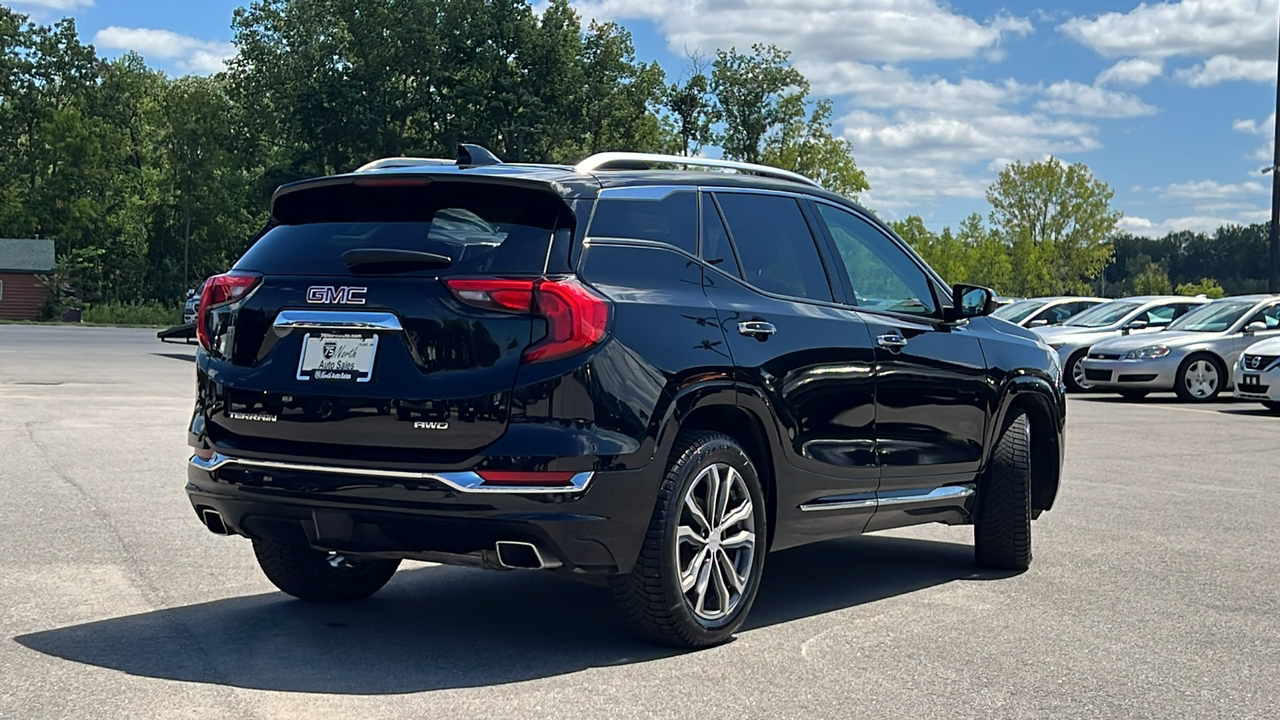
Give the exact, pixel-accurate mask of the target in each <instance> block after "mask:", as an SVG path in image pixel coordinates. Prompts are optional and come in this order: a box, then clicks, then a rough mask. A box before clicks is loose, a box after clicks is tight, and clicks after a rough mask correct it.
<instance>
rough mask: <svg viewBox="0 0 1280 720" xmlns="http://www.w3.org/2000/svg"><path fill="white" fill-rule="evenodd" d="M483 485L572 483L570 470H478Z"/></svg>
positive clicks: (547, 485)
mask: <svg viewBox="0 0 1280 720" xmlns="http://www.w3.org/2000/svg"><path fill="white" fill-rule="evenodd" d="M476 474H477V475H479V476H480V477H481V478H482V479H483V480H484V484H485V485H489V486H498V487H559V486H561V485H564V486H569V485H572V484H573V475H574V473H571V472H512V471H507V470H478V471H476Z"/></svg>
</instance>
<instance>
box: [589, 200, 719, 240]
mask: <svg viewBox="0 0 1280 720" xmlns="http://www.w3.org/2000/svg"><path fill="white" fill-rule="evenodd" d="M647 190H653V192H645V191H647ZM587 234H588V235H590V236H591V237H598V238H624V239H633V240H653V241H655V242H662V243H667V244H668V245H673V246H675V247H677V248H680V249H681V250H684V251H685V252H687V253H689V254H690V255H696V254H697V252H698V199H697V194H696V193H695V192H694V191H693V190H692V189H690V190H687V191H686V190H677V191H668V190H665V189H658V188H643V187H640V188H627V190H626V191H624V192H610V191H608V190H606V191H605V192H603V193H601V195H600V199H599V200H598V201H597V202H596V210H595V214H594V215H593V216H592V217H591V229H590V230H589V231H588V232H587Z"/></svg>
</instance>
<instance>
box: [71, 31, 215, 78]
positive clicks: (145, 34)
mask: <svg viewBox="0 0 1280 720" xmlns="http://www.w3.org/2000/svg"><path fill="white" fill-rule="evenodd" d="M93 44H94V45H96V46H98V47H102V48H108V49H111V50H133V51H135V52H137V53H139V54H140V55H142V56H144V57H148V58H162V59H164V60H173V61H175V64H176V65H177V67H178V69H179V70H182V71H184V72H192V73H198V74H202V75H207V74H211V73H215V72H218V71H219V70H222V69H223V65H224V63H225V62H226V61H227V60H228V59H230V58H231V57H233V56H234V55H235V52H236V51H235V46H234V45H232V44H231V43H224V42H216V41H211V40H200V39H198V38H194V37H191V36H190V35H182V34H180V33H176V32H173V31H171V30H157V29H153V28H126V27H118V26H115V25H113V26H111V27H107V28H103V29H101V30H99V31H98V32H97V34H95V35H94V36H93Z"/></svg>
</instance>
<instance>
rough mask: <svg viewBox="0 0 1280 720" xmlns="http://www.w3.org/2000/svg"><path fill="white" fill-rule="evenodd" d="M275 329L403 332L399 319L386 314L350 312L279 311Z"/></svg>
mask: <svg viewBox="0 0 1280 720" xmlns="http://www.w3.org/2000/svg"><path fill="white" fill-rule="evenodd" d="M271 324H272V326H273V327H275V328H284V329H292V328H316V329H327V330H403V329H404V328H403V327H402V326H401V325H400V318H398V317H396V316H395V315H393V314H392V313H388V312H352V311H350V310H281V311H280V314H278V315H276V319H275V322H273V323H271Z"/></svg>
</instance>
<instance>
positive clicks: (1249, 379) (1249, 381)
mask: <svg viewBox="0 0 1280 720" xmlns="http://www.w3.org/2000/svg"><path fill="white" fill-rule="evenodd" d="M1240 384H1241V385H1261V384H1262V383H1261V382H1259V381H1258V376H1257V375H1250V374H1249V373H1245V375H1244V379H1243V380H1242V381H1241V382H1240Z"/></svg>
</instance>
